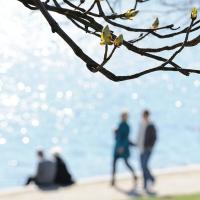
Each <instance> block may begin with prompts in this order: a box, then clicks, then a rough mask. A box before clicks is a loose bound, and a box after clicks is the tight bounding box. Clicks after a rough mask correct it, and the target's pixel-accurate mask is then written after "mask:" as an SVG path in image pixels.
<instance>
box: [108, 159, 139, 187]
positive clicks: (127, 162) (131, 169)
mask: <svg viewBox="0 0 200 200" xmlns="http://www.w3.org/2000/svg"><path fill="white" fill-rule="evenodd" d="M119 159H120V157H114V159H113V171H112V184H113V185H114V184H115V174H116V166H117V161H118V160H119ZM121 159H123V160H124V163H125V165H126V166H127V168H128V169H129V170H130V172H131V173H132V175H133V177H134V179H135V180H136V179H137V177H136V175H135V171H134V169H133V167H132V166H131V165H130V163H129V161H128V158H121Z"/></svg>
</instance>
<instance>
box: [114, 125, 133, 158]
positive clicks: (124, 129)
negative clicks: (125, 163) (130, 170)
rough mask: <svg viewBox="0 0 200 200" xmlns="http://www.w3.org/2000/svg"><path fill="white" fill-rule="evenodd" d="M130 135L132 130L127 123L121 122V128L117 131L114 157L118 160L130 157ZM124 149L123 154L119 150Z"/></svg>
mask: <svg viewBox="0 0 200 200" xmlns="http://www.w3.org/2000/svg"><path fill="white" fill-rule="evenodd" d="M129 133H130V128H129V125H128V124H127V122H121V123H120V125H119V128H118V129H117V131H116V138H115V139H116V143H115V150H114V156H115V157H117V158H128V157H129V156H130V151H129ZM120 148H123V152H122V153H120V152H119V149H120Z"/></svg>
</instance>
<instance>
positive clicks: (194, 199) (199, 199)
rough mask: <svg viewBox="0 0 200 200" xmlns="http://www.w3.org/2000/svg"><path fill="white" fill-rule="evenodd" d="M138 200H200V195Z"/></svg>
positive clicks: (139, 199)
mask: <svg viewBox="0 0 200 200" xmlns="http://www.w3.org/2000/svg"><path fill="white" fill-rule="evenodd" d="M136 200H200V195H191V196H177V197H144V198H136Z"/></svg>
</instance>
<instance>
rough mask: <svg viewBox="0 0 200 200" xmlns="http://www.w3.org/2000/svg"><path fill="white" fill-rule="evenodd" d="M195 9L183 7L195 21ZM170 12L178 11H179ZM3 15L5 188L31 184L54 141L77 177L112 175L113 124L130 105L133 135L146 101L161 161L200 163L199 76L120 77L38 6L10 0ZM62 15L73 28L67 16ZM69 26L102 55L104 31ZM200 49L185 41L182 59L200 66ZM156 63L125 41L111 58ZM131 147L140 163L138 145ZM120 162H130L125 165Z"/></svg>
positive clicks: (137, 65) (0, 81) (1, 169)
mask: <svg viewBox="0 0 200 200" xmlns="http://www.w3.org/2000/svg"><path fill="white" fill-rule="evenodd" d="M151 5H152V8H153V9H160V8H161V7H160V5H157V4H156V2H155V1H154V4H151ZM116 6H118V5H116ZM147 8H148V9H149V4H147V5H146V7H144V9H146V15H147V16H148V9H147ZM122 9H123V7H122ZM189 13H190V9H189V12H188V13H187V12H186V13H185V12H184V13H182V14H183V16H185V19H186V21H178V22H177V23H178V24H184V23H187V19H189V17H190V15H189ZM182 14H181V15H182ZM158 15H159V12H158ZM160 15H161V14H160ZM170 16H171V18H173V14H172V15H170ZM153 17H155V16H153ZM153 17H152V19H149V23H150V24H151V22H152V21H153ZM165 17H166V16H165ZM171 18H169V19H171ZM0 19H1V20H0V47H1V48H0V60H1V62H0V163H1V165H0V188H5V187H14V186H19V185H22V184H23V183H24V181H25V178H26V177H27V175H29V174H31V173H33V172H34V169H35V168H34V167H35V163H36V158H35V150H36V149H37V148H38V147H43V148H44V149H45V150H46V152H47V154H48V151H49V149H50V148H52V147H54V146H59V147H61V148H62V149H63V157H64V158H65V160H66V161H67V163H68V166H69V168H70V169H71V171H72V174H74V176H75V177H76V179H78V180H79V179H84V178H89V177H95V176H102V175H108V174H110V171H111V158H112V147H113V130H114V128H115V127H116V126H117V125H118V122H119V114H120V112H121V111H123V110H124V109H126V110H128V111H129V113H130V125H131V128H132V129H131V130H132V135H131V137H132V140H133V141H134V140H135V137H136V133H137V130H138V124H139V121H140V114H141V112H142V110H143V109H145V108H148V109H150V110H151V112H152V119H153V121H154V122H155V124H156V125H157V128H158V130H159V142H158V144H157V146H156V152H155V154H154V155H153V161H152V163H153V167H154V168H156V169H163V168H171V167H179V166H186V165H194V164H200V156H199V151H200V103H199V102H200V92H199V91H200V76H198V75H191V76H190V77H189V78H188V77H184V76H182V75H181V74H178V73H167V72H162V73H161V72H157V73H154V74H150V75H147V76H144V77H142V78H139V79H137V80H131V81H128V82H122V83H114V82H111V81H109V80H107V79H106V78H105V77H103V76H102V75H100V74H91V72H89V71H88V70H87V69H86V67H85V65H84V63H82V62H81V61H80V60H79V59H78V58H77V57H75V55H74V54H73V52H72V51H71V49H70V48H69V47H68V46H67V45H66V44H65V43H64V42H63V41H62V40H61V39H60V38H59V37H58V36H56V35H54V34H52V33H51V32H50V27H49V25H48V24H47V23H46V21H45V20H44V19H43V17H42V16H41V14H40V13H39V12H37V11H36V12H34V13H33V12H31V11H29V10H28V9H26V8H25V7H24V6H23V5H21V4H20V3H18V2H17V1H7V0H1V7H0ZM181 19H182V18H181ZM59 20H60V23H61V24H62V25H64V26H66V29H68V28H69V26H68V24H65V23H66V22H65V20H62V19H59ZM177 20H178V18H177ZM161 21H162V16H161ZM145 22H146V21H145V17H144V23H145ZM134 23H136V26H137V22H134ZM165 23H169V22H163V24H165ZM68 32H69V34H70V35H71V36H73V38H75V40H76V41H77V42H78V43H79V44H80V45H81V46H82V48H83V49H84V50H85V51H87V52H88V53H89V54H90V55H91V56H92V57H93V58H96V59H97V60H98V59H99V56H101V55H102V49H101V47H100V45H99V41H98V40H97V39H95V38H93V37H91V36H89V37H88V38H89V39H90V45H88V39H86V38H85V37H84V34H82V33H81V32H80V31H76V29H75V28H72V27H70V29H68ZM127 37H130V38H132V37H133V36H132V35H127ZM145 44H146V45H149V46H151V45H152V44H151V43H145ZM145 44H144V45H145ZM163 44H164V43H163ZM141 45H142V44H141ZM154 45H160V43H159V42H158V43H157V42H155V43H154ZM199 50H200V49H199V47H195V48H193V49H185V50H184V51H183V53H182V55H181V56H178V58H177V59H176V60H177V61H178V62H179V63H180V64H181V65H182V66H191V67H196V68H198V69H199V68H200V61H199V55H198V52H199ZM121 51H122V52H124V53H123V56H121ZM166 55H167V54H166ZM144 62H145V66H144ZM154 64H155V63H153V62H152V61H149V62H147V63H146V60H145V61H144V60H143V58H141V57H137V56H134V55H132V56H130V54H129V53H127V52H126V51H125V49H123V48H122V49H120V50H119V51H117V53H116V55H115V57H114V59H113V60H112V61H111V62H110V63H109V67H110V69H112V70H113V71H115V72H116V73H117V74H126V73H130V72H134V71H138V70H141V69H142V68H145V67H146V65H147V66H154ZM132 154H133V156H132V162H133V164H134V165H135V166H136V167H137V168H138V167H139V166H138V163H137V159H138V157H137V152H136V151H135V150H134V149H133V152H132ZM80 166H81V167H80ZM119 170H120V172H121V173H123V172H124V171H125V169H124V168H123V166H120V167H119Z"/></svg>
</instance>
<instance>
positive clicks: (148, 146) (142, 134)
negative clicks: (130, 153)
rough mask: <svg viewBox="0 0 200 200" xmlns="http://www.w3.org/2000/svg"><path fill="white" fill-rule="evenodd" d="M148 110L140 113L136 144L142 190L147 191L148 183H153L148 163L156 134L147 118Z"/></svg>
mask: <svg viewBox="0 0 200 200" xmlns="http://www.w3.org/2000/svg"><path fill="white" fill-rule="evenodd" d="M149 116H150V112H149V111H148V110H145V111H144V112H143V114H142V122H141V124H140V127H139V133H138V140H137V146H138V148H139V151H140V163H141V168H142V172H143V182H144V190H145V191H146V192H150V191H149V183H155V178H154V176H153V175H152V174H151V172H150V170H149V167H148V163H149V159H150V156H151V154H152V150H153V147H154V145H155V142H156V139H157V135H156V128H155V126H154V124H153V123H152V122H151V121H150V119H149Z"/></svg>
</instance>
